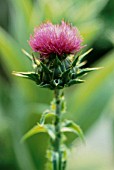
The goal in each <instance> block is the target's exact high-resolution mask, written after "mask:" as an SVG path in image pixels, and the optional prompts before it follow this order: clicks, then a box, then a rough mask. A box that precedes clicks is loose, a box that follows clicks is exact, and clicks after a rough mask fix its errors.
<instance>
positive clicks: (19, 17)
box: [0, 0, 114, 170]
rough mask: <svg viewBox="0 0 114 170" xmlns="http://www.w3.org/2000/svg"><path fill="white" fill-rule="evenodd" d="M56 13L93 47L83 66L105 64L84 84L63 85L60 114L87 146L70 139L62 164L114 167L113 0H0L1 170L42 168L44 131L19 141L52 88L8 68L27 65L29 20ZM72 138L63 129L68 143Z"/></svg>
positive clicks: (98, 169)
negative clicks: (75, 126) (64, 109)
mask: <svg viewBox="0 0 114 170" xmlns="http://www.w3.org/2000/svg"><path fill="white" fill-rule="evenodd" d="M61 19H65V21H68V22H72V23H73V25H75V26H77V27H78V28H79V30H80V32H81V34H82V35H83V37H84V44H87V47H86V49H85V50H87V49H89V48H91V47H93V49H94V50H93V51H92V52H91V54H89V55H88V56H87V57H86V60H87V61H88V62H87V66H95V67H97V66H103V67H104V69H102V70H100V71H96V72H94V73H90V75H89V76H87V77H86V80H87V81H86V82H85V83H84V84H81V85H77V86H74V87H71V88H69V89H65V96H66V100H67V114H66V115H65V117H66V118H71V119H73V120H75V122H77V123H78V124H79V125H80V126H81V127H82V129H83V131H84V132H85V136H86V146H83V144H81V142H80V141H73V143H72V145H73V148H72V149H71V150H70V151H71V152H69V159H68V167H67V170H76V169H77V170H112V169H113V168H114V165H113V162H114V106H113V103H114V49H113V47H114V0H0V25H1V27H0V170H44V169H45V168H46V167H45V162H46V156H45V153H46V149H47V148H48V144H49V138H48V136H47V135H44V134H38V135H35V136H33V137H31V138H30V139H28V140H27V141H26V142H25V143H23V144H21V143H20V139H21V137H22V135H23V134H24V133H25V132H26V131H27V130H29V129H30V128H31V127H33V125H35V124H36V122H37V121H38V120H39V117H40V115H41V113H42V112H43V111H44V110H45V109H46V108H48V107H49V104H50V101H51V100H52V97H53V92H52V91H50V90H46V89H40V88H38V87H37V86H36V85H35V84H34V83H33V82H30V81H28V80H23V79H21V78H17V77H14V76H12V74H11V73H12V71H31V70H32V68H31V63H29V61H28V59H27V58H26V57H25V56H24V55H23V53H22V52H21V49H22V48H24V49H26V50H27V51H28V52H31V49H30V47H29V45H28V43H27V40H29V36H30V34H31V33H32V32H33V28H34V26H37V25H39V24H40V23H42V22H44V21H46V20H50V21H52V22H53V23H58V22H60V21H61ZM83 52H84V51H83ZM47 96H48V97H47ZM71 140H73V136H71V135H69V134H68V142H67V145H68V146H69V142H70V141H71ZM69 147H70V146H69Z"/></svg>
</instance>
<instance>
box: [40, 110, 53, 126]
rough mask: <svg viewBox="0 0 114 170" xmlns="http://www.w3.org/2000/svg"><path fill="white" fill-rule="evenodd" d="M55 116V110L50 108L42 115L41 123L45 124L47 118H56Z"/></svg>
mask: <svg viewBox="0 0 114 170" xmlns="http://www.w3.org/2000/svg"><path fill="white" fill-rule="evenodd" d="M55 116H56V114H54V113H53V112H52V113H51V112H50V110H46V111H45V112H44V113H43V114H42V116H41V119H40V124H44V123H45V121H46V119H48V118H55Z"/></svg>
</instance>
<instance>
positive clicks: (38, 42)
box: [29, 21, 84, 59]
mask: <svg viewBox="0 0 114 170" xmlns="http://www.w3.org/2000/svg"><path fill="white" fill-rule="evenodd" d="M82 41H83V39H82V37H81V35H80V33H79V31H78V29H77V28H76V27H72V26H71V25H70V24H67V23H66V22H64V21H62V22H61V24H57V25H53V24H52V23H51V22H47V23H44V24H42V25H41V26H39V27H36V28H35V29H34V35H31V36H30V40H29V45H30V46H31V48H32V50H33V51H35V52H39V53H40V56H41V59H43V58H49V57H50V56H51V55H53V54H55V55H57V56H58V57H59V58H63V57H64V56H67V55H69V54H76V53H77V52H78V51H80V50H81V49H82V48H83V47H84V46H82V45H81V43H82Z"/></svg>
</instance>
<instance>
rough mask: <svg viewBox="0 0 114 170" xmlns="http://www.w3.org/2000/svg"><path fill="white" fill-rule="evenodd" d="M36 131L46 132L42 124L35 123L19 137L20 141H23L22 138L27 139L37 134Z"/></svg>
mask: <svg viewBox="0 0 114 170" xmlns="http://www.w3.org/2000/svg"><path fill="white" fill-rule="evenodd" d="M37 133H47V129H46V128H45V126H43V125H40V124H38V125H36V126H34V127H33V128H32V129H31V130H29V131H28V132H27V133H26V134H25V135H24V136H23V138H22V139H21V142H23V141H24V140H26V139H28V138H29V137H31V136H33V135H35V134H37Z"/></svg>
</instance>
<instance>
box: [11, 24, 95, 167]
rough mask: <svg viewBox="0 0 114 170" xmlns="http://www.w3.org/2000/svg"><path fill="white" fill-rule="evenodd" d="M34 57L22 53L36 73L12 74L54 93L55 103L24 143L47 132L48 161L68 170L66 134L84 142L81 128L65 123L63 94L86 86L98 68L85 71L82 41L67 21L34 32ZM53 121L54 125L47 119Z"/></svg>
mask: <svg viewBox="0 0 114 170" xmlns="http://www.w3.org/2000/svg"><path fill="white" fill-rule="evenodd" d="M28 43H29V45H30V47H31V48H32V51H33V52H32V54H29V53H27V52H26V51H25V50H23V52H24V53H25V55H27V56H28V57H29V59H30V60H31V62H32V66H33V72H13V74H15V75H16V76H20V77H23V78H27V79H30V80H32V81H34V82H35V83H36V85H37V86H39V87H42V88H48V89H50V90H53V92H54V99H53V101H52V102H51V106H50V109H49V110H46V111H44V113H42V115H41V119H40V121H39V122H38V123H37V125H36V126H34V127H33V128H32V129H31V130H30V131H29V132H27V133H26V134H25V135H24V137H23V138H22V140H25V139H27V138H28V137H30V136H32V135H34V134H37V133H41V132H43V133H44V132H45V133H48V135H49V137H50V147H49V150H48V151H47V157H48V160H49V162H50V163H51V168H50V169H53V170H65V169H66V163H67V147H66V145H65V140H66V138H65V132H71V133H75V134H76V137H77V136H79V137H80V138H81V139H82V140H83V132H82V130H81V128H80V127H79V126H78V125H77V124H76V123H75V122H73V121H72V120H64V118H63V114H64V113H65V109H66V106H65V99H64V93H63V90H64V88H66V87H70V86H72V85H74V84H78V83H83V82H84V80H83V79H81V77H82V76H84V75H86V74H87V73H88V72H90V71H93V70H97V69H98V68H82V66H83V65H84V64H85V62H83V61H82V60H83V58H84V57H85V55H87V54H88V53H89V52H90V51H91V49H90V50H89V51H87V52H86V53H84V54H82V55H79V54H80V52H81V50H82V48H84V47H85V45H82V43H83V39H82V37H81V35H80V33H79V31H78V29H77V28H76V27H73V26H72V25H71V24H69V23H66V22H64V21H62V22H61V24H57V25H53V24H52V23H51V22H46V23H43V24H41V25H40V26H39V27H36V28H35V29H34V34H33V35H31V36H30V40H29V41H28ZM48 117H51V120H52V121H51V123H46V122H47V121H46V119H47V118H48Z"/></svg>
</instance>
